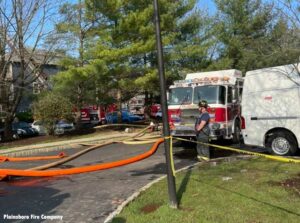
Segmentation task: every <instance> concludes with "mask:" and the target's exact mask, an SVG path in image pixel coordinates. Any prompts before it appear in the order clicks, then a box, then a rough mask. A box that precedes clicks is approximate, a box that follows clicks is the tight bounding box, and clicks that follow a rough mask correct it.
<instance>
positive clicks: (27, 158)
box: [0, 152, 67, 163]
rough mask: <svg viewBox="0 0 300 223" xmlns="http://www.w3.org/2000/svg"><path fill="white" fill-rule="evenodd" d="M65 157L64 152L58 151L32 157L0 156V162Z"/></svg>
mask: <svg viewBox="0 0 300 223" xmlns="http://www.w3.org/2000/svg"><path fill="white" fill-rule="evenodd" d="M64 157H67V155H66V154H65V153H64V152H61V153H59V154H58V155H56V156H33V157H7V156H0V163H1V162H22V161H35V160H50V159H60V158H64Z"/></svg>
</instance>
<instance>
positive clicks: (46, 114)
mask: <svg viewBox="0 0 300 223" xmlns="http://www.w3.org/2000/svg"><path fill="white" fill-rule="evenodd" d="M73 108H74V106H73V104H72V103H71V102H69V100H68V99H67V98H65V97H64V96H62V95H60V94H58V93H55V92H48V93H47V94H45V95H43V96H41V97H40V98H39V99H38V101H37V102H35V103H34V105H33V113H34V118H35V119H36V120H41V121H42V122H43V125H44V127H45V128H46V130H47V132H48V134H49V135H53V134H54V126H55V124H56V122H57V121H59V120H62V119H64V120H67V121H70V122H73V121H74V114H73Z"/></svg>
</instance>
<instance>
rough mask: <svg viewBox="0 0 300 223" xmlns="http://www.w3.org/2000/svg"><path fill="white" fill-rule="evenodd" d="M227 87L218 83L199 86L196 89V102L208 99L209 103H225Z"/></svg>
mask: <svg viewBox="0 0 300 223" xmlns="http://www.w3.org/2000/svg"><path fill="white" fill-rule="evenodd" d="M225 94H226V88H225V87H224V86H218V85H206V86H198V87H195V89H194V101H193V102H194V104H198V102H199V101H200V100H206V101H207V103H208V104H225Z"/></svg>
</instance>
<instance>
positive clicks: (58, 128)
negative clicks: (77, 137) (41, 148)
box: [31, 120, 75, 135]
mask: <svg viewBox="0 0 300 223" xmlns="http://www.w3.org/2000/svg"><path fill="white" fill-rule="evenodd" d="M31 126H32V128H34V129H36V131H38V133H39V135H45V134H47V130H46V128H45V127H44V126H43V122H42V121H39V120H37V121H34V122H33V123H32V125H31ZM74 129H75V127H74V124H73V123H69V122H67V121H65V120H60V121H58V122H57V123H56V124H55V127H54V134H55V135H62V134H64V133H66V132H70V131H73V130H74Z"/></svg>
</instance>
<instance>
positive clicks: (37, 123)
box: [31, 120, 47, 135]
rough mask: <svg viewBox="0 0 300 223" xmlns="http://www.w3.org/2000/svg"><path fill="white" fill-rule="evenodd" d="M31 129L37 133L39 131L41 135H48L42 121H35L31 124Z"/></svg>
mask: <svg viewBox="0 0 300 223" xmlns="http://www.w3.org/2000/svg"><path fill="white" fill-rule="evenodd" d="M31 127H32V128H34V129H35V130H36V131H38V133H39V135H46V134H47V130H46V128H45V127H44V126H43V123H42V121H39V120H38V121H34V122H33V123H32V124H31Z"/></svg>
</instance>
